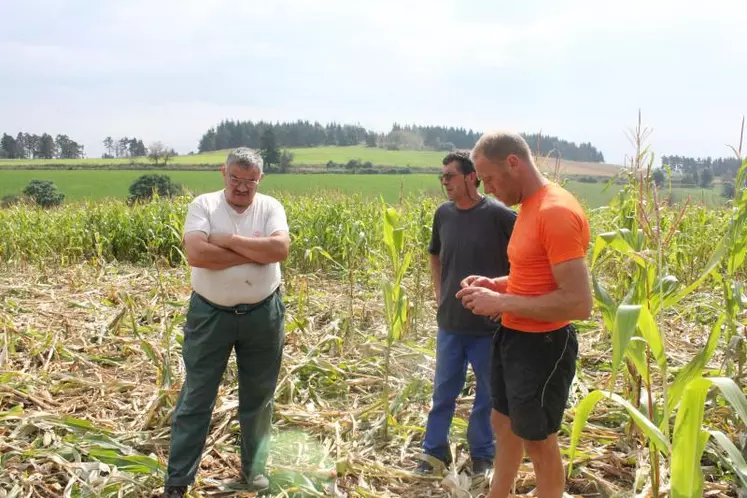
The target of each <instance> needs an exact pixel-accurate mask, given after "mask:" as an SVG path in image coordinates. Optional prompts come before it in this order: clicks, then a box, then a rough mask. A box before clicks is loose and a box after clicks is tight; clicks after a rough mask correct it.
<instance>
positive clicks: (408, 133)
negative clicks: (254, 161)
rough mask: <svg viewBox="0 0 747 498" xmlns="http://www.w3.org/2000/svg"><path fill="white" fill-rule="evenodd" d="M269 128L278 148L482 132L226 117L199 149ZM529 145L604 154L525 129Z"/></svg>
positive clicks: (586, 157)
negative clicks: (381, 128) (375, 128)
mask: <svg viewBox="0 0 747 498" xmlns="http://www.w3.org/2000/svg"><path fill="white" fill-rule="evenodd" d="M268 130H270V131H271V132H272V134H273V137H274V139H275V141H276V143H277V146H278V147H317V146H323V145H337V146H347V145H361V144H365V145H366V146H368V147H381V148H386V149H390V150H400V149H408V150H422V149H430V150H444V151H451V150H455V149H471V148H472V147H473V146H474V145H475V143H476V142H477V140H478V139H479V138H480V135H481V132H479V131H475V130H471V129H470V130H467V129H465V128H455V127H443V126H411V125H405V126H402V125H400V124H398V123H394V125H392V129H391V130H390V131H389V132H388V133H376V132H374V131H371V130H367V129H365V128H363V127H362V126H360V125H341V124H339V123H329V124H327V125H322V124H321V123H319V122H314V123H311V122H309V121H301V120H299V121H295V122H287V123H270V122H266V121H258V122H256V123H254V122H252V121H232V120H225V121H222V122H221V123H219V124H218V126H216V127H214V128H210V129H209V130H208V131H207V132H205V134H203V136H202V138H201V139H200V143H199V146H198V149H199V151H200V152H209V151H214V150H221V149H230V148H234V147H241V146H246V147H252V148H261V147H262V140H263V136H264V135H265V133H266V132H267V131H268ZM524 137H525V138H526V139H527V141H528V142H529V144H530V145H531V146H532V149H533V150H535V152H539V154H541V155H547V154H552V155H553V156H560V157H562V158H564V159H569V160H574V161H590V162H603V161H604V155H603V154H602V153H601V152H600V151H598V150H597V149H596V148H595V147H594V146H593V145H591V144H590V143H588V142H587V143H582V144H579V145H577V144H575V143H574V142H568V141H566V140H563V139H560V138H558V137H550V136H540V135H539V134H538V133H532V134H524Z"/></svg>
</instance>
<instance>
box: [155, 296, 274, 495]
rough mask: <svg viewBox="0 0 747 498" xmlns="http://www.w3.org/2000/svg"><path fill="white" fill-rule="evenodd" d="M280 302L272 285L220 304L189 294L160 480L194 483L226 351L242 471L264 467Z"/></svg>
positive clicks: (248, 473) (247, 472)
mask: <svg viewBox="0 0 747 498" xmlns="http://www.w3.org/2000/svg"><path fill="white" fill-rule="evenodd" d="M284 319H285V306H284V305H283V299H282V296H281V295H280V292H279V291H277V292H275V293H274V294H273V295H271V296H270V297H269V298H267V299H266V300H265V301H263V302H261V303H257V304H253V305H239V306H238V307H237V309H234V310H229V309H225V308H223V309H219V308H218V307H215V306H214V305H211V304H210V303H208V302H207V301H205V300H204V299H203V298H202V297H200V296H199V295H198V294H196V293H192V297H191V298H190V302H189V310H188V311H187V321H186V324H185V326H184V344H183V348H182V356H183V358H184V366H185V369H186V378H185V380H184V385H183V386H182V390H181V393H180V394H179V399H178V401H177V404H176V408H175V410H174V414H173V416H172V422H171V448H170V451H169V464H168V470H167V477H166V485H167V486H188V485H190V484H192V483H193V482H194V479H195V475H196V474H197V469H198V467H199V464H200V459H201V456H202V451H203V449H204V446H205V440H206V438H207V434H208V429H209V427H210V421H211V418H212V413H213V408H214V406H215V399H216V397H217V395H218V387H219V386H220V382H221V379H222V377H223V373H224V372H225V370H226V365H227V364H228V358H229V356H230V354H231V350H232V349H234V348H235V349H236V363H237V366H238V373H239V423H240V426H241V467H242V470H243V472H244V475H245V477H247V478H249V477H253V476H254V475H256V474H260V473H262V472H264V467H265V463H266V461H267V455H268V452H269V440H270V428H271V427H270V423H271V419H272V401H273V397H274V394H275V386H276V384H277V379H278V374H279V372H280V361H281V358H282V349H283V341H284V339H285V328H284Z"/></svg>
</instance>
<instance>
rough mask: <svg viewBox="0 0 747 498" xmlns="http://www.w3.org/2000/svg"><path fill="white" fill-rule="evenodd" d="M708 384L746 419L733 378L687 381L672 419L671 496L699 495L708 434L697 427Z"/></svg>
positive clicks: (745, 400) (745, 401)
mask: <svg viewBox="0 0 747 498" xmlns="http://www.w3.org/2000/svg"><path fill="white" fill-rule="evenodd" d="M711 386H716V387H718V388H719V389H720V390H721V394H723V396H724V398H726V400H727V401H728V402H729V404H731V406H732V408H734V410H735V411H736V412H737V415H739V418H741V419H742V421H743V422H744V421H747V398H746V397H745V395H744V394H743V393H742V391H741V390H740V389H739V386H737V384H736V383H735V382H734V381H733V380H731V379H729V378H726V377H714V378H704V377H698V378H695V379H693V380H691V381H690V382H689V383H688V384H687V386H686V387H685V392H684V395H683V397H682V402H681V403H680V407H679V410H678V411H677V418H676V419H675V422H674V435H673V441H674V446H673V448H672V482H671V485H672V497H674V498H679V497H682V498H685V497H690V496H702V494H701V493H702V490H703V472H702V470H701V468H700V459H701V458H702V456H703V450H704V449H705V445H706V442H707V441H708V439H709V437H710V435H711V434H710V433H709V432H707V431H704V430H702V428H701V427H702V425H703V414H704V412H705V399H706V394H707V393H708V390H709V389H710V388H711ZM727 451H728V450H727Z"/></svg>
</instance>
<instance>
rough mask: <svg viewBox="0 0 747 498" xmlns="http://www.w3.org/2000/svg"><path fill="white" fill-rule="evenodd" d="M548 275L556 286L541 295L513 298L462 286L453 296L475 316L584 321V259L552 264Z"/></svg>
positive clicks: (587, 301) (587, 310) (587, 308)
mask: <svg viewBox="0 0 747 498" xmlns="http://www.w3.org/2000/svg"><path fill="white" fill-rule="evenodd" d="M552 273H553V276H554V277H555V282H556V283H557V286H558V287H557V289H555V290H554V291H552V292H550V293H548V294H544V295H542V296H517V295H515V294H504V293H498V292H495V291H493V290H490V289H487V288H485V287H465V288H463V289H462V290H460V291H459V292H457V297H458V298H460V299H462V303H463V304H464V306H465V307H466V308H467V309H470V310H472V312H473V313H475V314H478V315H487V316H494V315H496V314H498V313H511V314H514V315H519V316H524V317H527V318H534V319H535V320H543V321H548V322H554V321H561V320H585V319H587V318H588V317H589V315H590V314H591V308H592V298H591V286H590V284H589V273H588V270H587V268H586V262H585V260H584V259H583V258H578V259H573V260H570V261H565V262H563V263H559V264H557V265H553V267H552Z"/></svg>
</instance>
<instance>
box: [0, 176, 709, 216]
mask: <svg viewBox="0 0 747 498" xmlns="http://www.w3.org/2000/svg"><path fill="white" fill-rule="evenodd" d="M149 173H159V171H151V172H149ZM161 173H166V174H168V175H169V176H170V177H171V179H172V180H174V181H176V182H178V183H181V184H183V185H184V186H186V187H187V188H189V189H190V190H191V191H192V192H194V193H203V192H209V191H213V190H218V189H220V188H222V178H221V175H220V173H219V172H218V171H168V172H166V171H162V172H161ZM142 174H144V172H143V171H134V170H107V171H83V170H72V171H69V170H62V171H55V170H41V171H30V170H17V171H7V170H6V171H0V197H3V196H6V195H17V194H19V193H20V192H21V191H22V190H23V188H24V187H25V186H26V185H27V184H28V182H29V181H31V180H33V179H37V180H51V181H53V182H54V183H55V184H56V185H57V187H58V188H59V189H60V191H62V192H63V193H64V194H65V201H66V202H71V201H76V200H83V199H91V200H96V199H102V198H106V197H113V198H125V197H127V195H128V188H129V186H130V184H131V183H132V182H133V181H134V180H135V179H136V178H137V177H139V176H140V175H142ZM568 188H569V190H571V191H572V192H573V193H574V194H576V195H577V196H578V197H579V198H581V199H582V200H584V201H585V202H586V203H587V204H588V206H589V207H599V206H601V205H604V204H606V203H608V202H609V201H610V199H611V198H612V196H613V195H614V192H616V191H617V189H615V188H610V189H609V190H607V191H606V192H603V191H602V190H603V189H604V183H581V182H576V181H569V182H568ZM320 189H324V190H336V191H340V192H345V193H360V194H363V195H372V196H378V195H382V196H383V197H384V199H385V200H386V201H387V202H395V201H396V200H397V199H398V198H399V195H400V190H402V192H403V193H404V194H405V195H408V194H410V193H424V194H432V195H441V188H440V186H439V183H438V178H437V176H436V175H433V174H431V175H423V174H412V175H333V174H313V175H309V174H307V175H304V174H288V175H267V176H266V177H265V179H264V180H263V182H262V185H261V187H260V191H262V192H266V193H269V194H272V193H273V192H280V191H282V192H288V193H308V192H311V191H314V190H320ZM673 193H674V196H675V200H677V201H682V200H684V199H686V198H687V196H688V195H690V196H692V199H693V201H697V202H701V201H702V202H705V203H706V204H708V205H716V204H720V203H722V202H723V199H722V198H721V197H720V195H719V191H718V189H717V188H713V189H694V188H692V189H691V188H687V189H686V188H676V189H674V190H673Z"/></svg>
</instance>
